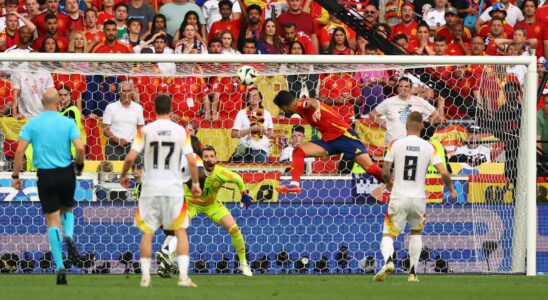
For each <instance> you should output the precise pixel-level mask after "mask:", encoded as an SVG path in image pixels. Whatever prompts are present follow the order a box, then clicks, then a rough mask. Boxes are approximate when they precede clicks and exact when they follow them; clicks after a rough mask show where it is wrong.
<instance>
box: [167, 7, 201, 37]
mask: <svg viewBox="0 0 548 300" xmlns="http://www.w3.org/2000/svg"><path fill="white" fill-rule="evenodd" d="M202 24H203V23H201V22H200V18H199V16H198V14H197V13H196V12H194V11H189V12H187V13H186V16H185V18H184V19H183V22H182V23H181V26H180V27H179V29H177V31H175V35H174V36H173V43H175V44H176V43H178V42H179V41H180V40H181V39H183V38H184V34H183V32H184V31H185V28H186V27H187V25H192V26H194V32H195V34H194V35H195V39H197V40H199V41H201V42H202V43H204V44H205V42H206V40H205V38H206V35H205V29H204V28H205V27H204V26H203V25H202Z"/></svg>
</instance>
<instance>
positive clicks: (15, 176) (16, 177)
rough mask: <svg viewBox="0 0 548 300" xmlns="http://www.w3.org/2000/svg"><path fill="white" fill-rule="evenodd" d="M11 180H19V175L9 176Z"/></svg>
mask: <svg viewBox="0 0 548 300" xmlns="http://www.w3.org/2000/svg"><path fill="white" fill-rule="evenodd" d="M11 178H12V179H19V175H15V174H11Z"/></svg>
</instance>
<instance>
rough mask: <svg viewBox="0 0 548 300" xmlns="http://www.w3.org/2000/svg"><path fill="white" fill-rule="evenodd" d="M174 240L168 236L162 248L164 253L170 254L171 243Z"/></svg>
mask: <svg viewBox="0 0 548 300" xmlns="http://www.w3.org/2000/svg"><path fill="white" fill-rule="evenodd" d="M173 238H175V237H174V236H172V235H168V236H166V238H165V240H164V243H163V244H162V248H160V249H161V251H162V252H163V253H165V254H169V243H170V242H171V240H173Z"/></svg>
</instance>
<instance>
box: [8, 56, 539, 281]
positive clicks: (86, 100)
mask: <svg viewBox="0 0 548 300" xmlns="http://www.w3.org/2000/svg"><path fill="white" fill-rule="evenodd" d="M33 55H35V54H33ZM36 55H38V56H36V57H38V58H36V57H32V56H31V57H28V58H26V59H24V60H23V59H21V58H22V57H19V56H17V55H15V56H14V55H12V56H5V55H2V56H1V58H2V65H1V68H2V69H1V72H2V78H1V79H0V102H1V103H0V104H2V108H3V109H2V116H1V117H0V126H1V136H2V139H3V143H2V147H3V149H2V151H1V154H0V155H1V161H2V164H1V167H2V169H3V171H4V172H3V173H2V174H3V175H2V176H1V177H0V224H1V226H0V255H4V256H5V257H3V260H5V261H8V260H9V258H10V257H11V258H17V261H18V262H17V263H16V264H15V266H12V267H11V269H10V268H9V267H8V264H5V268H8V269H9V270H11V271H16V272H30V273H39V272H52V270H53V269H52V263H51V260H52V259H51V254H48V251H49V246H48V244H47V238H46V236H45V235H46V233H45V232H46V228H45V224H44V218H43V216H42V212H41V209H40V204H39V202H38V195H37V189H36V176H35V173H33V170H34V169H33V166H32V160H31V157H32V152H28V153H26V154H27V158H28V161H27V166H26V167H27V172H25V173H22V178H23V187H24V188H23V189H22V190H21V191H16V190H14V189H12V188H11V180H10V171H11V169H10V168H11V162H12V161H13V156H14V151H15V147H16V145H17V140H18V135H19V132H20V130H21V127H22V126H23V125H24V124H25V122H26V121H27V120H28V118H29V117H30V116H32V115H33V114H34V109H38V110H39V109H40V107H39V105H37V104H36V102H33V101H36V99H39V97H40V93H41V92H42V91H43V89H44V88H45V87H47V86H48V85H53V86H55V87H56V88H58V89H59V90H60V91H63V92H65V94H68V97H67V98H66V101H65V102H64V103H62V106H63V107H60V111H66V110H67V109H68V108H69V107H70V106H75V107H76V111H77V112H79V113H75V114H72V116H74V115H76V118H77V119H78V120H77V124H78V125H79V126H80V129H81V132H82V136H83V137H84V140H85V143H86V168H85V170H84V171H85V173H84V175H83V176H82V177H80V178H78V184H77V191H76V193H75V199H76V200H77V205H76V207H75V219H76V227H75V236H76V241H77V245H78V249H79V250H80V252H81V254H82V259H83V260H84V264H83V265H81V266H73V267H72V269H71V271H73V272H79V273H94V272H95V273H107V272H110V273H122V272H139V270H138V263H137V262H138V257H139V241H140V233H139V231H138V229H137V228H135V227H133V217H134V213H135V208H136V204H137V202H136V201H137V199H136V197H135V196H134V193H133V191H132V189H129V190H126V189H123V188H122V187H121V186H120V185H119V184H118V183H117V175H118V174H119V172H120V171H121V166H122V162H121V161H122V160H123V159H124V156H123V153H124V151H126V149H127V146H123V145H124V144H125V141H128V142H130V141H131V139H132V138H133V136H134V133H135V130H136V128H137V126H138V125H140V124H142V123H143V122H144V123H148V122H151V121H153V120H154V118H155V115H154V107H153V102H154V98H155V97H156V96H157V95H159V94H168V95H170V96H171V97H172V99H173V113H172V118H173V120H174V121H176V122H178V123H179V124H181V125H184V126H187V128H188V129H190V130H191V131H190V132H191V133H192V134H195V135H196V136H197V137H198V139H199V140H200V141H201V143H202V145H211V146H214V147H215V149H216V151H217V158H218V160H219V164H220V165H223V166H226V167H228V168H229V169H231V170H234V171H236V172H238V173H239V174H240V175H242V177H243V179H244V181H245V182H246V185H247V187H248V188H249V190H250V194H251V195H252V197H253V198H254V199H255V200H256V203H255V204H254V205H252V206H251V207H250V208H249V209H243V208H241V206H240V203H239V198H240V193H239V192H238V190H237V188H236V186H233V185H227V186H225V187H224V189H223V190H222V192H221V193H220V195H219V197H218V199H217V200H218V201H220V202H222V203H224V205H226V207H227V208H228V209H229V211H230V212H231V213H232V215H233V216H234V218H235V220H236V222H237V223H238V225H239V227H240V229H241V231H242V233H243V236H244V238H245V243H246V247H247V251H248V256H249V262H250V264H251V266H252V268H253V270H254V272H256V273H257V274H259V273H265V274H282V273H291V274H297V273H300V274H315V273H318V274H319V273H373V272H375V271H377V270H378V268H380V267H381V266H382V264H383V262H382V256H381V254H380V250H379V244H380V240H381V235H382V226H383V222H384V215H385V212H386V207H387V204H386V203H387V201H388V199H389V195H388V194H387V193H386V192H385V191H384V186H383V185H382V184H379V183H378V182H377V181H376V180H375V179H374V178H373V177H372V176H370V175H368V174H366V172H365V171H364V170H362V169H361V168H360V167H359V166H357V165H354V164H353V163H352V161H348V160H347V159H345V158H344V157H340V156H331V157H319V158H313V159H308V160H307V161H306V170H305V176H304V177H303V180H302V183H301V185H302V188H303V192H302V193H301V194H299V195H282V194H278V192H277V191H276V189H275V188H276V186H277V185H279V184H280V182H281V183H287V182H288V181H289V180H290V177H289V176H288V175H289V169H290V167H291V162H290V160H291V155H290V154H291V149H292V148H293V147H294V146H295V145H297V144H299V143H301V142H303V141H313V140H317V139H321V135H320V133H319V132H318V131H316V130H315V129H314V128H312V127H311V126H309V125H308V124H307V123H306V122H304V121H303V120H301V119H300V118H299V117H298V116H296V115H288V114H284V113H283V112H281V111H280V110H279V109H278V108H277V107H276V106H275V105H274V103H273V98H274V96H275V95H276V94H277V93H278V92H279V91H282V90H288V91H289V92H290V93H291V94H292V95H294V96H295V97H297V98H305V97H314V98H318V99H320V100H321V101H323V102H324V103H326V104H328V105H331V106H332V107H333V108H334V109H335V110H337V111H338V112H339V114H340V117H341V118H342V119H344V120H346V121H348V122H349V123H351V124H352V126H353V128H354V129H355V131H356V132H357V133H358V135H359V137H360V139H361V140H362V142H363V143H364V145H365V146H366V148H367V150H368V153H369V154H370V155H371V156H372V158H373V159H374V160H375V161H377V162H378V163H379V164H382V160H383V155H384V152H385V149H386V146H387V144H388V142H390V141H391V140H392V139H394V138H399V137H401V135H402V129H401V128H402V126H403V125H402V124H404V123H405V119H406V116H407V114H408V113H409V112H411V111H415V110H417V111H420V112H421V113H422V114H423V116H424V121H425V124H426V130H425V131H424V132H423V137H424V138H426V139H429V140H430V141H432V143H433V144H434V145H435V146H436V147H438V150H440V152H442V153H443V152H444V154H442V156H443V159H444V160H445V161H446V162H447V164H448V165H449V166H450V168H451V170H452V180H453V183H454V184H455V186H456V188H457V191H458V194H459V196H458V198H457V199H450V198H449V196H448V191H447V190H446V189H444V187H443V181H442V180H441V178H440V176H439V175H438V174H437V173H436V172H435V170H434V169H429V171H428V176H427V195H428V196H427V198H428V199H427V202H428V204H427V212H426V215H427V223H426V226H425V228H424V232H423V234H424V235H423V244H424V249H423V251H422V253H421V267H420V272H421V273H423V272H425V273H452V272H454V273H525V272H527V273H528V274H531V275H532V274H535V267H536V265H535V264H536V263H535V257H536V256H535V254H536V249H535V240H534V238H535V232H536V231H535V224H536V208H535V206H534V205H535V203H534V201H535V194H534V193H535V191H534V189H535V180H536V176H535V173H534V172H535V171H534V168H535V160H534V159H535V155H534V151H535V150H534V139H535V133H534V128H535V127H534V126H535V125H534V121H535V118H534V115H531V112H532V113H533V114H534V108H533V107H534V106H536V99H535V93H534V90H535V85H536V82H535V78H533V77H532V76H534V72H535V70H534V69H532V68H534V67H533V66H534V58H527V57H521V58H515V57H514V58H506V57H505V58H500V57H487V58H483V57H482V58H478V57H476V58H473V57H472V58H470V57H467V58H459V59H458V60H457V59H454V58H450V57H378V56H376V57H374V56H353V57H349V56H329V57H326V56H310V57H307V58H302V57H298V56H237V57H235V56H225V55H223V56H213V55H209V56H202V55H189V56H184V57H183V56H182V57H180V58H176V59H178V61H175V60H173V61H170V59H174V58H173V57H172V56H168V55H160V56H159V55H145V54H144V55H131V56H120V55H103V56H101V57H97V56H94V55H75V56H71V55H63V56H55V55H54V56H51V55H49V54H48V55H47V56H40V55H39V54H36ZM29 59H31V60H32V61H29ZM40 59H43V60H40ZM99 60H100V61H99ZM242 65H251V66H253V67H254V68H255V70H256V71H257V73H258V75H259V76H258V78H257V79H256V81H255V83H254V84H253V85H252V86H249V87H248V86H244V85H242V84H241V83H240V81H239V80H238V78H237V77H236V74H237V71H238V69H239V68H240V67H241V66H242ZM531 85H533V86H531ZM14 90H18V91H19V97H18V98H17V99H14ZM257 92H258V93H257ZM257 94H258V95H257ZM407 94H409V97H408V96H407ZM254 97H259V98H260V105H258V106H256V105H255V104H254V103H256V102H257V101H256V100H254V99H255V98H254ZM394 98H398V99H399V102H398V103H400V104H398V105H384V107H382V108H381V106H380V105H383V103H384V102H387V101H389V100H390V99H394ZM390 101H392V100H390ZM15 102H17V105H16V107H17V109H18V110H17V111H15V110H14V105H13V103H15ZM117 103H118V104H117ZM122 103H125V104H122ZM387 103H389V102H387ZM116 105H118V106H116ZM37 107H38V108H37ZM531 118H532V120H531ZM250 126H260V127H262V128H265V130H263V131H259V133H253V134H251V133H250V134H248V135H245V136H243V137H240V138H237V137H234V136H238V134H234V132H238V131H242V132H245V129H249V128H250ZM403 135H405V129H403ZM531 147H533V148H531ZM531 151H533V152H531ZM531 153H533V154H532V155H531ZM189 236H190V245H191V246H190V247H191V248H190V249H191V260H192V263H191V269H192V270H191V271H192V272H197V273H211V274H216V273H223V274H224V273H234V272H236V269H237V262H236V256H235V250H234V249H233V247H232V245H231V241H230V235H229V234H228V233H227V232H226V231H225V230H224V229H222V228H221V227H220V226H218V225H216V224H215V223H213V222H212V221H211V220H209V219H208V218H207V217H205V216H203V215H199V216H197V217H196V218H194V219H193V220H192V222H191V226H190V229H189ZM163 238H164V235H163V233H161V231H158V233H157V234H156V237H155V239H154V245H153V249H154V251H157V250H159V248H160V245H161V243H162V241H163ZM407 246H408V235H407V234H402V235H400V236H399V237H398V239H397V241H396V243H395V249H396V252H395V253H394V257H395V259H396V261H397V264H396V265H397V272H406V270H407V269H408V268H409V257H408V254H407ZM6 255H7V256H6ZM14 256H17V257H14ZM526 257H527V258H528V259H529V260H528V264H527V265H526ZM4 258H6V259H4ZM31 262H34V264H32V265H31ZM12 265H13V264H12Z"/></svg>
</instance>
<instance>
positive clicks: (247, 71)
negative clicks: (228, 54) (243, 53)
mask: <svg viewBox="0 0 548 300" xmlns="http://www.w3.org/2000/svg"><path fill="white" fill-rule="evenodd" d="M238 79H239V80H240V82H241V83H242V84H243V85H245V86H249V85H252V84H253V83H255V80H256V79H257V71H255V68H253V67H252V66H247V65H245V66H242V67H241V68H240V69H239V70H238Z"/></svg>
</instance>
